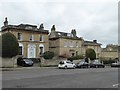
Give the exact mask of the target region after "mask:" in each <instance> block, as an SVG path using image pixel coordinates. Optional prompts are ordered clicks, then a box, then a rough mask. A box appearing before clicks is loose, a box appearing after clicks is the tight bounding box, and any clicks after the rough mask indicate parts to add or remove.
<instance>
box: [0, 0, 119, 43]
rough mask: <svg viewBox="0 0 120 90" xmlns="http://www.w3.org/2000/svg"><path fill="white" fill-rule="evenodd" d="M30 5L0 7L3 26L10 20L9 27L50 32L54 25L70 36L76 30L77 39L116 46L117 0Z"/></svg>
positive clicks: (5, 3) (0, 19)
mask: <svg viewBox="0 0 120 90" xmlns="http://www.w3.org/2000/svg"><path fill="white" fill-rule="evenodd" d="M13 1H14V0H13ZM31 1H32V2H25V1H21V2H15V1H14V2H2V3H0V11H1V13H0V17H1V18H0V21H1V22H0V26H2V25H3V21H4V17H6V16H7V17H8V20H9V24H20V23H28V24H33V25H37V26H39V25H40V24H41V23H44V26H45V29H48V30H50V28H51V26H52V25H53V24H55V25H56V28H57V30H59V31H64V32H71V30H72V29H73V28H74V29H76V31H77V35H78V36H79V37H83V38H84V39H86V40H93V39H97V40H98V41H100V42H101V43H103V44H111V43H116V44H117V41H118V28H117V27H118V4H117V2H116V1H117V0H109V1H105V0H104V1H103V0H101V1H100V0H98V1H99V2H96V1H95V0H91V1H93V2H90V1H88V0H87V1H88V2H86V1H85V0H80V1H79V2H78V1H77V0H76V1H77V2H75V1H74V2H64V1H63V2H55V1H54V0H52V1H53V2H49V1H47V0H46V1H45V2H41V1H40V2H35V1H33V0H31Z"/></svg>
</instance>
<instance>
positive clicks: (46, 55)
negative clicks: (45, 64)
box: [43, 51, 54, 59]
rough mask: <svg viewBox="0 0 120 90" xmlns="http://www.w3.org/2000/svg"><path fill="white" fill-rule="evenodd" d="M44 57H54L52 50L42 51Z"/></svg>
mask: <svg viewBox="0 0 120 90" xmlns="http://www.w3.org/2000/svg"><path fill="white" fill-rule="evenodd" d="M43 57H44V59H52V58H53V57H54V52H51V51H46V52H44V53H43Z"/></svg>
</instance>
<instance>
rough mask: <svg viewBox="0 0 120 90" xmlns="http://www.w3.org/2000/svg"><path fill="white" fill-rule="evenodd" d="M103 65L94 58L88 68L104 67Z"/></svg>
mask: <svg viewBox="0 0 120 90" xmlns="http://www.w3.org/2000/svg"><path fill="white" fill-rule="evenodd" d="M104 67H105V65H104V64H103V63H101V62H100V61H99V60H94V61H93V62H92V63H90V68H104Z"/></svg>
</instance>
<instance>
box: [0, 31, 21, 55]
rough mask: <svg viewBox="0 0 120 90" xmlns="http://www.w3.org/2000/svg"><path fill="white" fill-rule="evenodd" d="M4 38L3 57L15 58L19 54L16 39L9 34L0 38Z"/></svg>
mask: <svg viewBox="0 0 120 90" xmlns="http://www.w3.org/2000/svg"><path fill="white" fill-rule="evenodd" d="M0 38H2V55H1V56H2V57H13V56H16V55H17V54H18V50H19V44H18V41H17V39H16V37H15V36H14V35H13V34H12V33H10V32H8V33H5V34H2V36H0Z"/></svg>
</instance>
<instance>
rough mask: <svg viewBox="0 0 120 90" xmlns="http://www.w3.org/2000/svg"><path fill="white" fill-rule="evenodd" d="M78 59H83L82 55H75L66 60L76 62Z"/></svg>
mask: <svg viewBox="0 0 120 90" xmlns="http://www.w3.org/2000/svg"><path fill="white" fill-rule="evenodd" d="M78 59H83V55H76V56H72V57H69V58H67V60H78Z"/></svg>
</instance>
